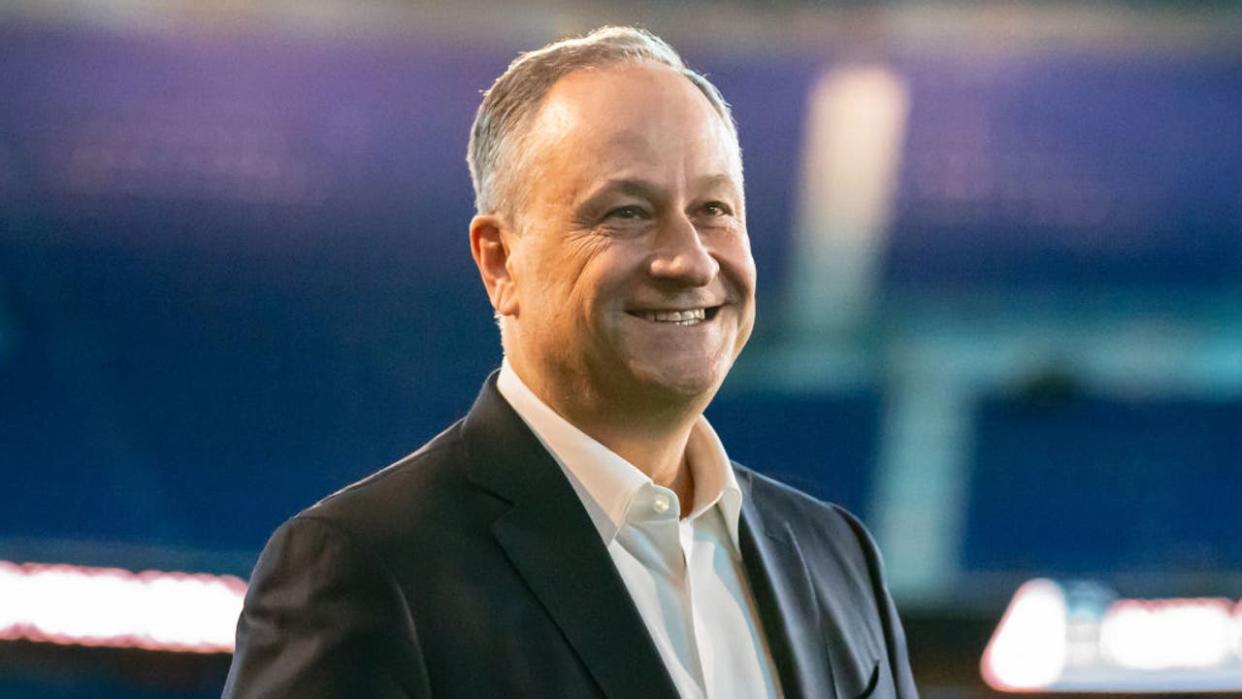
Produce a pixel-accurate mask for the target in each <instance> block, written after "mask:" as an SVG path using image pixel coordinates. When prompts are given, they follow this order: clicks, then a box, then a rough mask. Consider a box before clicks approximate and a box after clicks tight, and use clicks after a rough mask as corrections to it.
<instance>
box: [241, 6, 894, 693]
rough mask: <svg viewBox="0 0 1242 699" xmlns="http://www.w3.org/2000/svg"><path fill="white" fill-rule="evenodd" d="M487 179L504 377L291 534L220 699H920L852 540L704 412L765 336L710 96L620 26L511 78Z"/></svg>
mask: <svg viewBox="0 0 1242 699" xmlns="http://www.w3.org/2000/svg"><path fill="white" fill-rule="evenodd" d="M469 161H470V165H471V174H472V176H473V178H474V183H475V190H476V194H477V200H476V205H477V209H478V215H477V216H475V218H474V219H473V221H471V224H470V243H471V251H472V253H473V256H474V260H475V263H476V265H477V266H478V269H479V273H480V275H481V277H482V280H483V285H484V287H485V288H486V290H487V294H488V297H489V298H490V299H491V303H492V306H493V308H494V309H495V312H496V315H497V318H498V319H499V322H500V326H501V340H502V344H503V347H504V355H505V360H504V363H503V365H502V368H501V370H500V371H499V372H498V374H496V375H493V376H492V377H491V378H490V379H489V380H488V381H487V383H486V384H485V385H484V387H483V390H482V392H481V393H480V395H479V397H478V399H477V401H476V402H475V405H474V407H473V408H472V409H471V411H470V413H469V414H468V415H467V416H466V417H465V418H464V419H463V420H462V421H460V422H458V423H456V424H455V425H453V426H452V427H450V428H449V429H448V430H446V431H445V432H444V433H442V434H441V435H440V436H438V437H436V438H435V439H434V440H432V441H431V442H430V443H428V444H427V445H425V446H424V447H423V448H421V449H419V450H418V451H417V452H415V453H414V454H412V455H410V456H408V457H406V458H405V459H403V460H401V461H399V462H398V463H396V464H394V465H392V466H390V467H388V468H386V469H384V470H382V471H380V472H379V473H377V474H375V475H373V476H371V477H370V478H368V479H366V480H363V481H361V482H360V483H357V484H355V485H353V486H350V487H349V488H346V489H345V490H343V491H341V492H339V493H337V494H335V495H333V496H331V497H329V498H328V499H326V500H324V501H322V502H320V503H319V504H317V505H315V506H314V507H312V508H310V509H308V510H306V511H305V512H303V513H301V514H299V515H298V516H296V517H294V518H293V519H292V520H290V521H289V522H286V523H285V524H284V525H283V526H282V527H281V528H280V529H279V530H278V531H277V532H276V534H275V535H274V536H273V537H272V540H271V541H270V542H269V543H268V546H267V548H266V549H265V551H264V552H263V555H262V557H261V558H260V560H259V563H258V565H257V567H256V569H255V573H254V576H253V579H252V581H251V587H250V591H249V593H248V595H247V599H246V604H245V610H244V611H243V613H242V617H241V619H240V621H239V624H238V633H237V653H236V656H235V658H234V662H233V667H232V669H231V672H230V675H229V680H228V685H227V686H226V688H225V695H226V696H232V697H329V696H331V697H337V696H340V697H346V696H348V697H427V696H440V697H597V696H607V697H644V698H645V697H676V696H683V697H713V698H714V697H777V696H785V697H846V698H850V699H852V698H854V697H863V696H877V697H913V696H915V689H914V684H913V681H912V679H911V676H910V671H909V666H908V661H907V658H906V650H905V641H904V638H903V635H902V630H901V626H900V623H899V621H898V619H897V615H896V613H895V611H894V608H893V605H892V602H891V600H890V599H889V596H888V593H887V592H886V590H885V587H884V583H883V579H882V573H881V565H880V561H879V556H878V554H877V553H876V550H875V547H874V545H873V543H872V542H871V540H870V538H869V537H868V535H867V534H866V532H865V531H864V530H863V528H862V526H861V525H860V524H859V523H858V522H857V521H856V520H855V519H853V518H852V517H851V516H850V515H848V514H846V513H845V512H844V511H842V510H840V509H839V508H836V507H835V506H832V505H826V504H824V503H821V502H819V501H816V500H814V499H812V498H810V497H807V496H805V495H802V494H801V493H798V492H796V491H794V490H791V489H789V488H786V487H784V486H782V485H779V484H777V483H775V482H773V481H770V480H768V479H766V478H764V477H762V476H759V475H756V474H754V473H753V472H751V471H749V470H747V469H745V468H743V467H740V466H736V465H732V464H730V462H729V460H728V458H727V457H726V455H725V452H724V449H723V447H722V446H721V444H720V442H719V440H718V439H717V438H716V435H715V433H714V432H713V431H712V429H711V427H710V426H709V425H708V424H707V422H706V420H704V418H703V416H702V413H703V410H704V408H705V407H706V406H707V404H708V402H709V401H710V400H711V399H712V397H713V396H714V395H715V393H716V391H717V389H718V388H719V387H720V384H721V382H722V381H723V380H724V378H725V375H726V374H727V373H728V371H729V368H730V367H731V366H732V364H733V361H734V359H736V357H737V355H738V353H739V352H741V350H742V347H743V345H745V344H746V340H747V338H748V337H749V335H750V332H751V327H752V325H753V322H754V290H755V268H754V263H753V260H752V259H751V255H750V248H749V242H748V239H747V233H746V223H745V221H746V219H745V201H744V197H743V191H742V163H741V156H740V152H739V149H738V144H737V134H736V130H735V128H734V126H733V122H732V117H731V116H730V114H729V110H728V108H727V106H726V105H725V103H724V101H723V100H722V99H721V98H720V96H719V94H718V93H717V91H716V89H715V88H714V87H713V86H712V85H711V84H710V83H708V82H707V81H706V80H705V79H704V78H703V77H701V76H699V75H698V74H696V73H693V72H691V71H689V70H688V69H686V68H685V67H684V65H683V64H682V62H681V59H680V58H679V57H678V56H677V54H676V53H675V52H674V51H673V50H672V49H671V48H670V47H669V46H668V45H667V44H665V43H664V42H662V41H661V40H659V39H657V38H655V37H653V36H651V35H650V34H647V33H645V32H641V31H638V30H633V29H619V28H608V29H602V30H599V31H597V32H595V33H593V34H591V35H589V36H587V37H584V38H582V39H576V40H570V41H565V42H561V43H557V44H553V45H551V46H548V47H545V48H544V49H541V50H540V51H536V52H533V53H529V54H525V55H523V56H522V57H520V58H519V59H518V60H516V61H515V62H514V63H513V64H512V65H511V66H510V67H509V69H508V70H507V71H506V72H505V73H504V75H502V76H501V77H500V78H499V79H498V80H497V81H496V83H495V85H494V86H493V87H492V88H491V90H490V91H489V92H488V93H487V95H486V97H485V99H484V101H483V104H482V106H481V107H480V109H479V114H478V117H477V119H476V121H475V125H474V130H473V133H472V137H471V144H470V157H469Z"/></svg>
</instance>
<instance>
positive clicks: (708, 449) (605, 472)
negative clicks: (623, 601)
mask: <svg viewBox="0 0 1242 699" xmlns="http://www.w3.org/2000/svg"><path fill="white" fill-rule="evenodd" d="M496 388H497V389H499V390H500V395H502V396H504V398H505V400H507V401H508V402H509V405H511V406H513V409H514V411H516V412H517V414H518V415H519V416H520V417H521V418H522V420H523V421H524V422H525V423H526V424H527V426H528V427H530V429H531V431H532V432H534V433H535V436H536V437H537V438H538V439H539V441H540V442H541V443H542V444H543V446H544V448H546V449H547V450H548V451H549V452H550V453H551V454H552V456H553V458H555V460H556V462H557V463H558V464H559V465H560V466H561V469H562V470H563V471H564V472H565V475H566V476H567V477H568V478H569V482H570V484H571V485H572V486H573V488H574V491H575V492H576V493H577V494H578V498H579V499H580V500H582V504H583V505H584V506H585V507H586V510H587V514H588V515H590V517H591V521H592V522H593V523H594V524H595V528H596V529H597V530H598V531H599V534H600V537H601V538H603V540H604V543H605V544H611V543H612V541H613V539H615V538H616V536H617V533H618V532H619V531H620V530H621V528H622V527H623V526H624V525H625V522H626V516H627V514H628V511H629V509H630V506H631V503H632V502H633V500H634V497H635V496H636V495H637V494H638V493H639V492H640V491H641V490H644V489H647V488H651V487H652V486H653V485H654V484H653V482H652V480H651V478H650V477H648V476H647V475H646V474H645V473H643V472H642V471H640V470H639V469H638V468H637V467H635V466H634V465H633V464H631V463H630V462H628V461H626V460H625V459H623V458H622V457H621V456H620V455H618V454H617V453H616V452H614V451H612V450H611V449H609V448H608V447H606V446H604V445H603V444H601V443H599V442H598V441H596V440H595V439H594V438H592V437H591V436H590V435H588V434H586V433H585V432H583V431H582V430H580V429H578V428H577V427H575V426H574V425H573V424H571V423H570V422H569V421H568V420H566V419H565V418H563V417H561V416H560V415H558V414H557V413H556V411H554V410H553V409H552V408H551V407H549V406H548V405H547V404H546V403H544V402H543V401H542V400H541V399H540V398H539V396H537V395H535V392H534V391H532V390H531V389H530V388H529V387H528V386H527V385H526V384H525V382H523V381H522V379H521V378H519V377H518V375H517V372H515V371H514V370H513V367H512V366H510V364H509V360H508V359H505V360H504V362H503V363H502V364H501V367H500V376H499V377H498V378H497V380H496ZM686 459H687V461H688V463H689V465H690V468H691V470H692V473H693V474H694V506H693V507H692V508H691V511H690V516H689V518H688V519H694V518H696V517H698V516H700V515H702V514H703V513H704V512H707V511H708V510H710V509H711V508H712V506H713V505H719V510H720V514H721V516H722V517H723V518H724V522H725V526H726V527H727V529H728V532H729V539H730V541H732V542H733V549H734V552H735V553H736V552H737V551H740V548H739V544H738V519H739V517H740V516H741V508H742V489H741V488H740V487H739V486H738V484H737V476H736V475H735V474H734V473H733V467H732V464H731V463H730V461H729V456H728V454H727V453H726V452H725V449H724V445H723V444H721V442H720V437H719V436H718V435H717V434H716V431H715V430H714V429H712V426H711V425H710V424H708V422H707V418H705V417H703V416H701V415H700V416H699V418H698V420H696V421H695V423H694V426H693V427H692V428H691V430H690V439H689V441H688V442H687V444H686Z"/></svg>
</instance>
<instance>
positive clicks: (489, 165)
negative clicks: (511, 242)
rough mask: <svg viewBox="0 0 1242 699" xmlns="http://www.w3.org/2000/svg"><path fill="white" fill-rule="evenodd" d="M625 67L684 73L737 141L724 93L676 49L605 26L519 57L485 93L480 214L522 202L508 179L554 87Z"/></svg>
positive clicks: (475, 167)
mask: <svg viewBox="0 0 1242 699" xmlns="http://www.w3.org/2000/svg"><path fill="white" fill-rule="evenodd" d="M625 62H651V63H656V64H659V65H664V66H668V67H669V68H672V69H673V70H675V71H677V72H679V73H681V74H682V75H683V76H685V77H686V79H688V80H689V81H690V82H691V83H693V84H694V86H695V87H697V88H698V89H699V91H700V92H702V93H703V95H704V96H705V97H706V98H707V101H708V102H710V103H711V105H712V107H713V108H714V109H715V110H716V112H717V113H718V114H720V117H721V118H722V119H723V120H724V122H725V126H726V127H727V128H728V130H729V133H730V134H731V135H732V136H733V139H734V141H735V142H736V140H737V125H736V124H735V123H734V121H733V114H732V112H731V111H730V110H729V105H728V103H726V102H725V100H724V97H722V96H721V94H720V90H718V89H716V86H715V85H713V84H712V83H711V82H710V81H708V79H707V78H706V77H704V76H703V75H701V74H699V73H696V72H695V71H693V70H691V69H690V68H688V67H686V64H685V62H683V61H682V60H681V56H679V55H677V52H676V51H675V50H673V47H672V46H669V45H668V43H666V42H665V41H664V40H663V39H661V38H660V37H658V36H656V35H654V34H652V33H650V32H648V31H646V30H644V29H636V28H634V27H601V28H599V29H596V30H595V31H593V32H591V33H590V34H587V35H586V36H582V37H578V38H574V39H564V40H562V41H558V42H555V43H552V44H548V45H547V46H544V47H543V48H541V49H538V50H536V51H530V52H527V53H523V54H521V55H519V56H518V57H517V58H516V59H515V60H514V61H513V62H512V63H510V64H509V67H508V68H507V69H506V70H505V72H504V73H502V74H501V75H500V77H499V78H496V82H495V83H493V84H492V86H491V88H490V89H488V90H487V91H486V92H484V93H483V102H482V104H480V105H479V111H478V113H477V114H476V115H475V118H474V126H473V127H472V128H471V130H470V146H469V152H468V154H467V155H466V162H467V164H469V166H470V179H471V180H472V181H473V183H474V206H475V209H476V210H477V211H478V213H481V214H483V213H493V212H496V211H501V210H505V209H509V208H510V207H512V206H513V205H514V204H516V203H517V201H518V200H520V196H518V195H517V193H516V192H514V191H513V183H512V182H511V181H510V180H511V178H512V175H514V174H515V173H516V171H518V170H520V169H521V160H522V150H523V148H522V145H523V143H522V142H523V140H524V137H525V136H526V134H527V131H528V127H529V125H530V124H529V122H530V121H531V119H532V117H533V116H534V114H535V113H536V112H537V111H538V109H539V105H540V103H541V102H542V101H543V98H544V96H545V95H546V94H547V93H548V90H550V89H551V88H552V85H553V84H555V83H556V81H558V80H560V79H561V78H563V77H564V76H566V75H568V74H569V73H572V72H574V71H576V70H581V69H584V68H604V67H607V66H610V65H614V64H617V63H625Z"/></svg>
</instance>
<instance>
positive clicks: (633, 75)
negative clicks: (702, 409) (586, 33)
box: [506, 64, 755, 407]
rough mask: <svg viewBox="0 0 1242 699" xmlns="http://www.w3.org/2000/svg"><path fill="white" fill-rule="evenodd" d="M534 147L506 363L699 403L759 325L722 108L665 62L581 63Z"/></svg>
mask: <svg viewBox="0 0 1242 699" xmlns="http://www.w3.org/2000/svg"><path fill="white" fill-rule="evenodd" d="M527 147H528V148H529V149H530V150H529V151H528V154H529V155H528V158H527V161H526V163H527V167H526V168H525V169H524V172H523V173H522V174H521V175H520V176H521V177H526V178H528V179H527V181H526V182H525V183H524V184H525V187H526V193H527V196H526V198H525V200H524V206H523V208H522V210H521V211H520V212H518V215H517V223H518V228H519V232H518V233H517V234H516V235H513V236H509V238H510V240H509V245H510V254H509V258H508V265H507V268H508V270H509V273H510V275H511V277H512V282H513V293H514V295H515V300H516V308H515V311H514V313H513V314H512V317H510V318H507V319H506V323H507V324H509V326H510V327H509V328H507V330H506V332H507V334H508V347H507V351H508V352H509V355H510V358H511V361H514V362H515V365H519V364H520V365H524V368H525V370H526V371H527V373H534V374H536V375H537V376H529V377H527V378H528V380H532V381H533V382H535V383H540V384H542V385H543V386H544V387H546V388H548V389H552V390H561V391H577V392H586V395H583V396H581V397H582V398H584V399H589V400H599V399H602V402H604V403H608V402H610V401H613V402H615V401H630V400H639V401H641V400H645V399H650V398H652V397H657V398H659V399H662V400H668V399H673V400H676V399H678V398H680V399H703V400H702V402H703V403H704V404H705V403H706V400H710V398H711V396H712V395H714V393H715V391H716V389H717V388H719V386H720V383H721V382H722V381H723V380H724V377H725V375H726V374H727V373H728V371H729V368H730V367H731V366H732V364H733V360H734V359H735V358H736V357H737V355H738V353H739V352H741V350H742V347H743V345H745V344H746V340H747V339H748V338H749V337H750V332H751V328H752V327H753V325H754V293H755V266H754V260H753V259H752V258H751V254H750V241H749V239H748V238H747V235H746V219H745V202H744V200H743V192H742V173H741V156H740V154H739V153H738V150H737V148H736V145H735V143H734V139H733V137H732V136H731V134H730V132H729V131H728V129H727V128H726V126H725V124H724V122H723V120H722V118H721V117H720V115H718V114H717V113H716V112H715V111H714V110H713V109H712V107H711V105H710V103H709V102H708V101H707V99H706V98H705V97H704V96H703V95H702V93H700V92H699V91H698V89H697V88H695V87H694V85H692V84H691V83H690V82H689V81H688V80H687V79H686V78H685V77H683V76H681V75H679V74H678V73H676V72H674V71H672V70H671V69H668V68H665V67H662V66H654V65H647V64H642V65H630V64H623V65H618V66H614V67H609V68H606V69H602V70H583V71H578V72H575V73H571V74H570V75H568V76H566V77H564V78H562V79H561V80H560V81H559V82H557V83H556V84H555V85H554V86H553V87H552V89H551V91H550V92H549V93H548V95H547V96H546V98H545V101H544V103H543V105H542V107H541V109H540V111H539V113H538V114H537V115H536V117H535V120H534V123H533V125H532V127H531V132H530V139H529V140H528V146H527ZM516 355H520V356H516ZM548 397H549V398H551V396H548ZM571 400H572V398H571ZM618 407H619V406H618Z"/></svg>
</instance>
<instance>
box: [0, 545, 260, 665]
mask: <svg viewBox="0 0 1242 699" xmlns="http://www.w3.org/2000/svg"><path fill="white" fill-rule="evenodd" d="M245 594H246V584H245V583H244V582H243V581H242V580H241V579H239V578H236V577H233V576H231V575H206V574H190V573H165V572H160V571H145V572H142V573H133V572H130V571H128V570H122V569H120V568H88V567H84V566H71V565H60V564H55V565H48V564H39V563H25V564H16V563H9V562H7V561H0V638H5V639H26V640H31V641H47V642H51V643H66V644H81V645H89V646H115V647H132V648H146V649H151V650H172V651H188V652H196V653H228V652H232V650H233V633H234V629H235V627H236V625H237V616H238V614H240V613H241V608H242V599H243V598H244V596H245Z"/></svg>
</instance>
